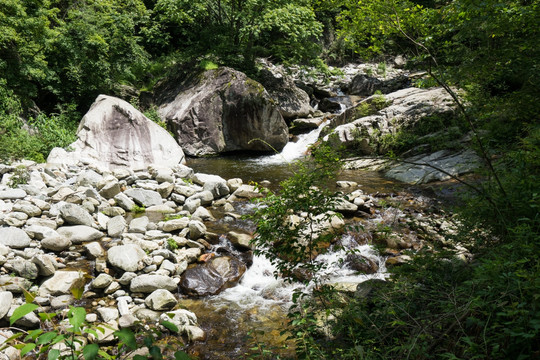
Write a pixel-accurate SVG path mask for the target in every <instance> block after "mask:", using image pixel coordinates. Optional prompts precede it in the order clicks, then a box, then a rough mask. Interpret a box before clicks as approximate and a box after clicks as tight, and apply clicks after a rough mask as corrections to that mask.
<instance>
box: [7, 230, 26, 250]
mask: <svg viewBox="0 0 540 360" xmlns="http://www.w3.org/2000/svg"><path fill="white" fill-rule="evenodd" d="M0 244H3V245H6V246H9V247H10V248H12V249H24V248H26V247H28V246H30V237H29V236H28V235H27V234H26V232H24V231H23V230H21V229H19V228H16V227H3V228H0Z"/></svg>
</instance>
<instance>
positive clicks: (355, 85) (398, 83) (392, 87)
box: [347, 74, 410, 96]
mask: <svg viewBox="0 0 540 360" xmlns="http://www.w3.org/2000/svg"><path fill="white" fill-rule="evenodd" d="M409 83H410V79H409V77H408V76H406V75H398V76H396V77H391V78H389V79H378V78H376V77H373V76H368V75H365V74H358V75H356V76H355V77H354V78H353V79H352V81H351V83H350V84H349V86H348V89H347V93H349V94H350V95H360V96H371V95H373V94H374V93H375V91H380V92H381V93H383V94H388V93H391V92H394V91H397V90H400V89H403V88H404V87H407V86H408V85H409Z"/></svg>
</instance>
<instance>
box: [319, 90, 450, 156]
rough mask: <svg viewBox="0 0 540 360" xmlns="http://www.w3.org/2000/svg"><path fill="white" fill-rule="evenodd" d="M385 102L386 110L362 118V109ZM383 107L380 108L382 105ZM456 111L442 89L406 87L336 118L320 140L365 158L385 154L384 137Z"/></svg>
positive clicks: (326, 128)
mask: <svg viewBox="0 0 540 360" xmlns="http://www.w3.org/2000/svg"><path fill="white" fill-rule="evenodd" d="M381 101H384V102H385V103H386V104H384V108H382V109H381V110H379V111H376V110H375V111H376V113H375V114H374V115H369V116H363V111H362V107H365V106H366V104H372V103H373V102H381ZM379 106H380V105H379ZM454 111H455V108H454V106H453V102H452V99H451V97H450V96H449V95H448V94H447V93H446V92H445V91H444V89H442V88H433V89H418V88H407V89H403V90H399V91H396V92H393V93H391V94H388V95H386V96H385V97H384V99H382V98H380V97H379V95H375V96H373V97H370V98H368V99H366V100H365V101H364V102H362V103H360V104H359V105H357V106H356V107H352V108H349V109H347V110H346V111H345V112H344V113H342V114H340V115H339V116H336V117H334V118H333V119H332V120H330V121H329V123H328V124H327V126H325V128H324V129H323V130H322V132H321V137H322V138H323V140H324V141H326V142H328V143H329V144H330V145H331V146H335V147H345V148H347V147H348V148H351V147H353V148H355V149H356V150H357V151H360V152H361V153H363V154H365V155H371V154H374V153H384V150H385V149H384V142H383V141H381V140H382V139H383V138H384V137H385V136H387V135H390V134H395V133H397V132H399V131H400V130H402V129H405V128H412V127H414V126H415V125H416V123H417V122H419V121H421V120H422V119H423V118H425V117H428V116H433V115H435V114H436V115H438V116H451V115H452V114H453V113H454Z"/></svg>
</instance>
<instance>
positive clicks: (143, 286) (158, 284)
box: [130, 274, 178, 293]
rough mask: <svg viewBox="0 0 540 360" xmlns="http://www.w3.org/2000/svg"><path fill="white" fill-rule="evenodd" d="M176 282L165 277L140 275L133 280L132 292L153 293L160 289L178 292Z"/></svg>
mask: <svg viewBox="0 0 540 360" xmlns="http://www.w3.org/2000/svg"><path fill="white" fill-rule="evenodd" d="M177 287H178V285H177V284H176V282H175V281H174V280H173V279H172V278H170V277H168V276H164V275H146V274H145V275H140V276H137V277H136V278H134V279H133V280H131V284H130V290H131V292H139V293H151V292H154V291H156V290H159V289H165V290H169V291H176V288H177Z"/></svg>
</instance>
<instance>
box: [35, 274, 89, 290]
mask: <svg viewBox="0 0 540 360" xmlns="http://www.w3.org/2000/svg"><path fill="white" fill-rule="evenodd" d="M84 283H85V278H84V273H82V272H81V271H57V272H56V273H54V275H53V276H52V277H51V278H49V279H47V280H46V281H45V282H43V284H41V286H40V287H39V296H47V295H53V296H56V295H69V294H71V289H73V288H77V287H83V286H84Z"/></svg>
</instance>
